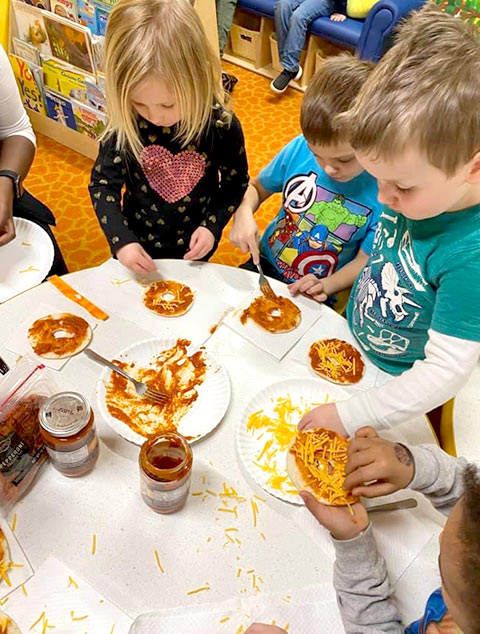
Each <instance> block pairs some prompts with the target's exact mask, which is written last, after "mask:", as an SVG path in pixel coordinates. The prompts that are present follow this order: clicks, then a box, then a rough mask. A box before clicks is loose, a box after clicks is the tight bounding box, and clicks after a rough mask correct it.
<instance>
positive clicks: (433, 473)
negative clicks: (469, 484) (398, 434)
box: [344, 427, 468, 515]
mask: <svg viewBox="0 0 480 634" xmlns="http://www.w3.org/2000/svg"><path fill="white" fill-rule="evenodd" d="M348 456H349V457H348V462H347V466H346V474H347V477H346V478H345V483H344V487H345V489H346V490H347V491H352V493H353V494H354V495H357V496H362V497H367V498H374V497H378V496H381V495H388V494H390V493H395V491H399V490H400V489H404V488H407V487H408V488H409V489H412V490H414V491H418V492H419V493H423V495H425V496H426V497H428V499H429V500H430V502H431V503H432V504H433V506H434V507H435V508H436V509H438V510H439V511H441V512H442V513H444V514H445V515H448V514H449V513H450V511H451V510H452V508H453V506H454V505H455V504H456V503H457V502H458V500H459V499H460V497H461V496H462V495H463V473H464V471H465V469H466V467H467V465H468V462H467V461H466V460H465V458H454V457H453V456H450V455H448V454H447V453H446V452H445V451H443V449H440V447H437V446H436V445H413V446H410V445H404V444H401V443H394V442H390V441H388V440H384V439H383V438H380V437H379V436H378V434H377V432H376V431H375V430H374V429H373V428H372V427H362V428H361V429H357V432H356V434H355V438H354V439H353V440H352V441H351V442H350V446H349V449H348ZM365 483H367V484H365ZM368 483H369V484H368Z"/></svg>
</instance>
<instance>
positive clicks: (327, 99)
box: [300, 54, 373, 145]
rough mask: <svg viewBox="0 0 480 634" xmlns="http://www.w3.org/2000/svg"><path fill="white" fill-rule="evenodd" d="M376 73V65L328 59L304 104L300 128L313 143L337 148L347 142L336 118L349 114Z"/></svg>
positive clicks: (351, 58) (339, 57)
mask: <svg viewBox="0 0 480 634" xmlns="http://www.w3.org/2000/svg"><path fill="white" fill-rule="evenodd" d="M372 69H373V64H372V62H368V61H364V60H360V59H358V58H357V57H354V56H353V55H349V54H344V55H337V56H335V57H329V58H327V59H326V60H325V61H324V62H323V64H322V66H321V68H320V70H319V71H318V73H316V74H315V75H314V77H313V78H312V80H311V81H310V83H309V85H308V88H307V91H306V93H305V96H304V98H303V101H302V108H301V112H300V126H301V128H302V132H303V135H304V136H305V138H306V139H307V141H309V142H310V143H315V144H317V143H318V144H319V145H333V144H335V143H338V142H339V141H343V140H345V134H344V131H343V130H342V129H339V128H335V127H334V126H333V120H334V118H335V117H336V116H337V115H338V114H340V113H342V112H345V111H346V110H348V109H349V108H350V106H351V104H352V102H353V100H354V99H355V97H356V96H357V93H358V91H359V90H360V88H361V87H362V85H363V84H364V83H365V81H366V79H367V77H368V76H369V75H370V73H371V71H372Z"/></svg>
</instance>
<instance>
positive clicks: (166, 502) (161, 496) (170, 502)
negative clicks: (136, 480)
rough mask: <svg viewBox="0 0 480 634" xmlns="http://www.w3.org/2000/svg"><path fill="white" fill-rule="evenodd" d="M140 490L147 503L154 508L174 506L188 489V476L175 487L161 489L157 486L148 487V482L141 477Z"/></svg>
mask: <svg viewBox="0 0 480 634" xmlns="http://www.w3.org/2000/svg"><path fill="white" fill-rule="evenodd" d="M140 485H141V492H142V495H143V497H144V498H145V499H146V501H147V502H148V504H150V506H152V507H153V508H156V509H168V508H170V507H171V506H176V505H177V504H178V503H179V502H180V501H181V500H183V499H184V498H185V497H187V495H188V491H189V489H190V478H188V479H187V481H186V482H184V483H183V484H181V485H180V486H179V487H177V488H176V489H170V490H168V491H161V490H159V489H157V488H155V489H154V488H152V487H149V486H148V484H147V483H146V482H145V481H144V480H143V479H141V481H140Z"/></svg>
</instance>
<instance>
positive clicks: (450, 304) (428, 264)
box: [348, 205, 480, 374]
mask: <svg viewBox="0 0 480 634" xmlns="http://www.w3.org/2000/svg"><path fill="white" fill-rule="evenodd" d="M479 272H480V205H477V206H475V207H470V208H469V209H465V210H462V211H456V212H450V213H443V214H441V215H439V216H436V217H434V218H428V219H426V220H410V219H408V218H405V216H403V215H402V214H399V213H397V212H395V211H391V210H390V209H388V208H385V209H384V210H383V211H382V214H381V216H380V220H379V223H378V228H377V232H376V235H375V241H374V243H373V248H372V252H371V254H370V257H369V260H368V262H367V265H366V266H365V268H364V269H363V271H362V273H361V274H360V275H359V276H358V278H357V281H356V282H355V285H354V287H353V290H352V294H351V296H350V302H349V305H348V321H349V324H350V328H351V329H352V331H353V333H354V334H355V336H356V338H357V339H358V341H359V342H360V344H361V346H362V347H363V349H364V350H365V352H366V353H367V355H368V356H369V357H370V358H371V359H372V361H373V362H374V363H375V364H376V365H378V366H379V367H380V368H382V370H386V371H387V372H389V373H391V374H401V373H402V372H404V371H405V370H408V369H409V368H411V367H412V365H413V364H414V363H415V361H417V360H418V359H424V358H425V344H426V343H427V340H428V329H429V328H432V329H433V330H435V331H436V332H439V333H441V334H444V335H450V336H451V337H458V338H460V339H466V340H469V341H480V310H479V306H480V274H479Z"/></svg>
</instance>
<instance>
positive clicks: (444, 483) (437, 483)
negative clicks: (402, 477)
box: [408, 445, 468, 515]
mask: <svg viewBox="0 0 480 634" xmlns="http://www.w3.org/2000/svg"><path fill="white" fill-rule="evenodd" d="M408 449H409V450H410V452H411V453H412V456H413V459H414V461H415V476H414V478H413V480H412V481H411V482H410V484H409V487H408V488H409V489H413V490H414V491H418V492H419V493H423V495H425V496H426V497H427V498H428V499H429V500H430V502H431V503H432V504H433V506H434V507H435V508H436V509H437V510H439V511H440V512H441V513H443V514H444V515H448V514H449V513H450V511H451V510H452V508H453V506H454V505H455V504H456V502H457V500H458V499H459V498H460V497H461V496H462V494H463V478H462V476H463V472H464V471H465V468H466V467H467V465H468V462H467V460H466V459H465V458H454V457H453V456H450V455H449V454H447V453H445V451H443V449H440V447H437V445H412V446H410V445H408Z"/></svg>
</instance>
